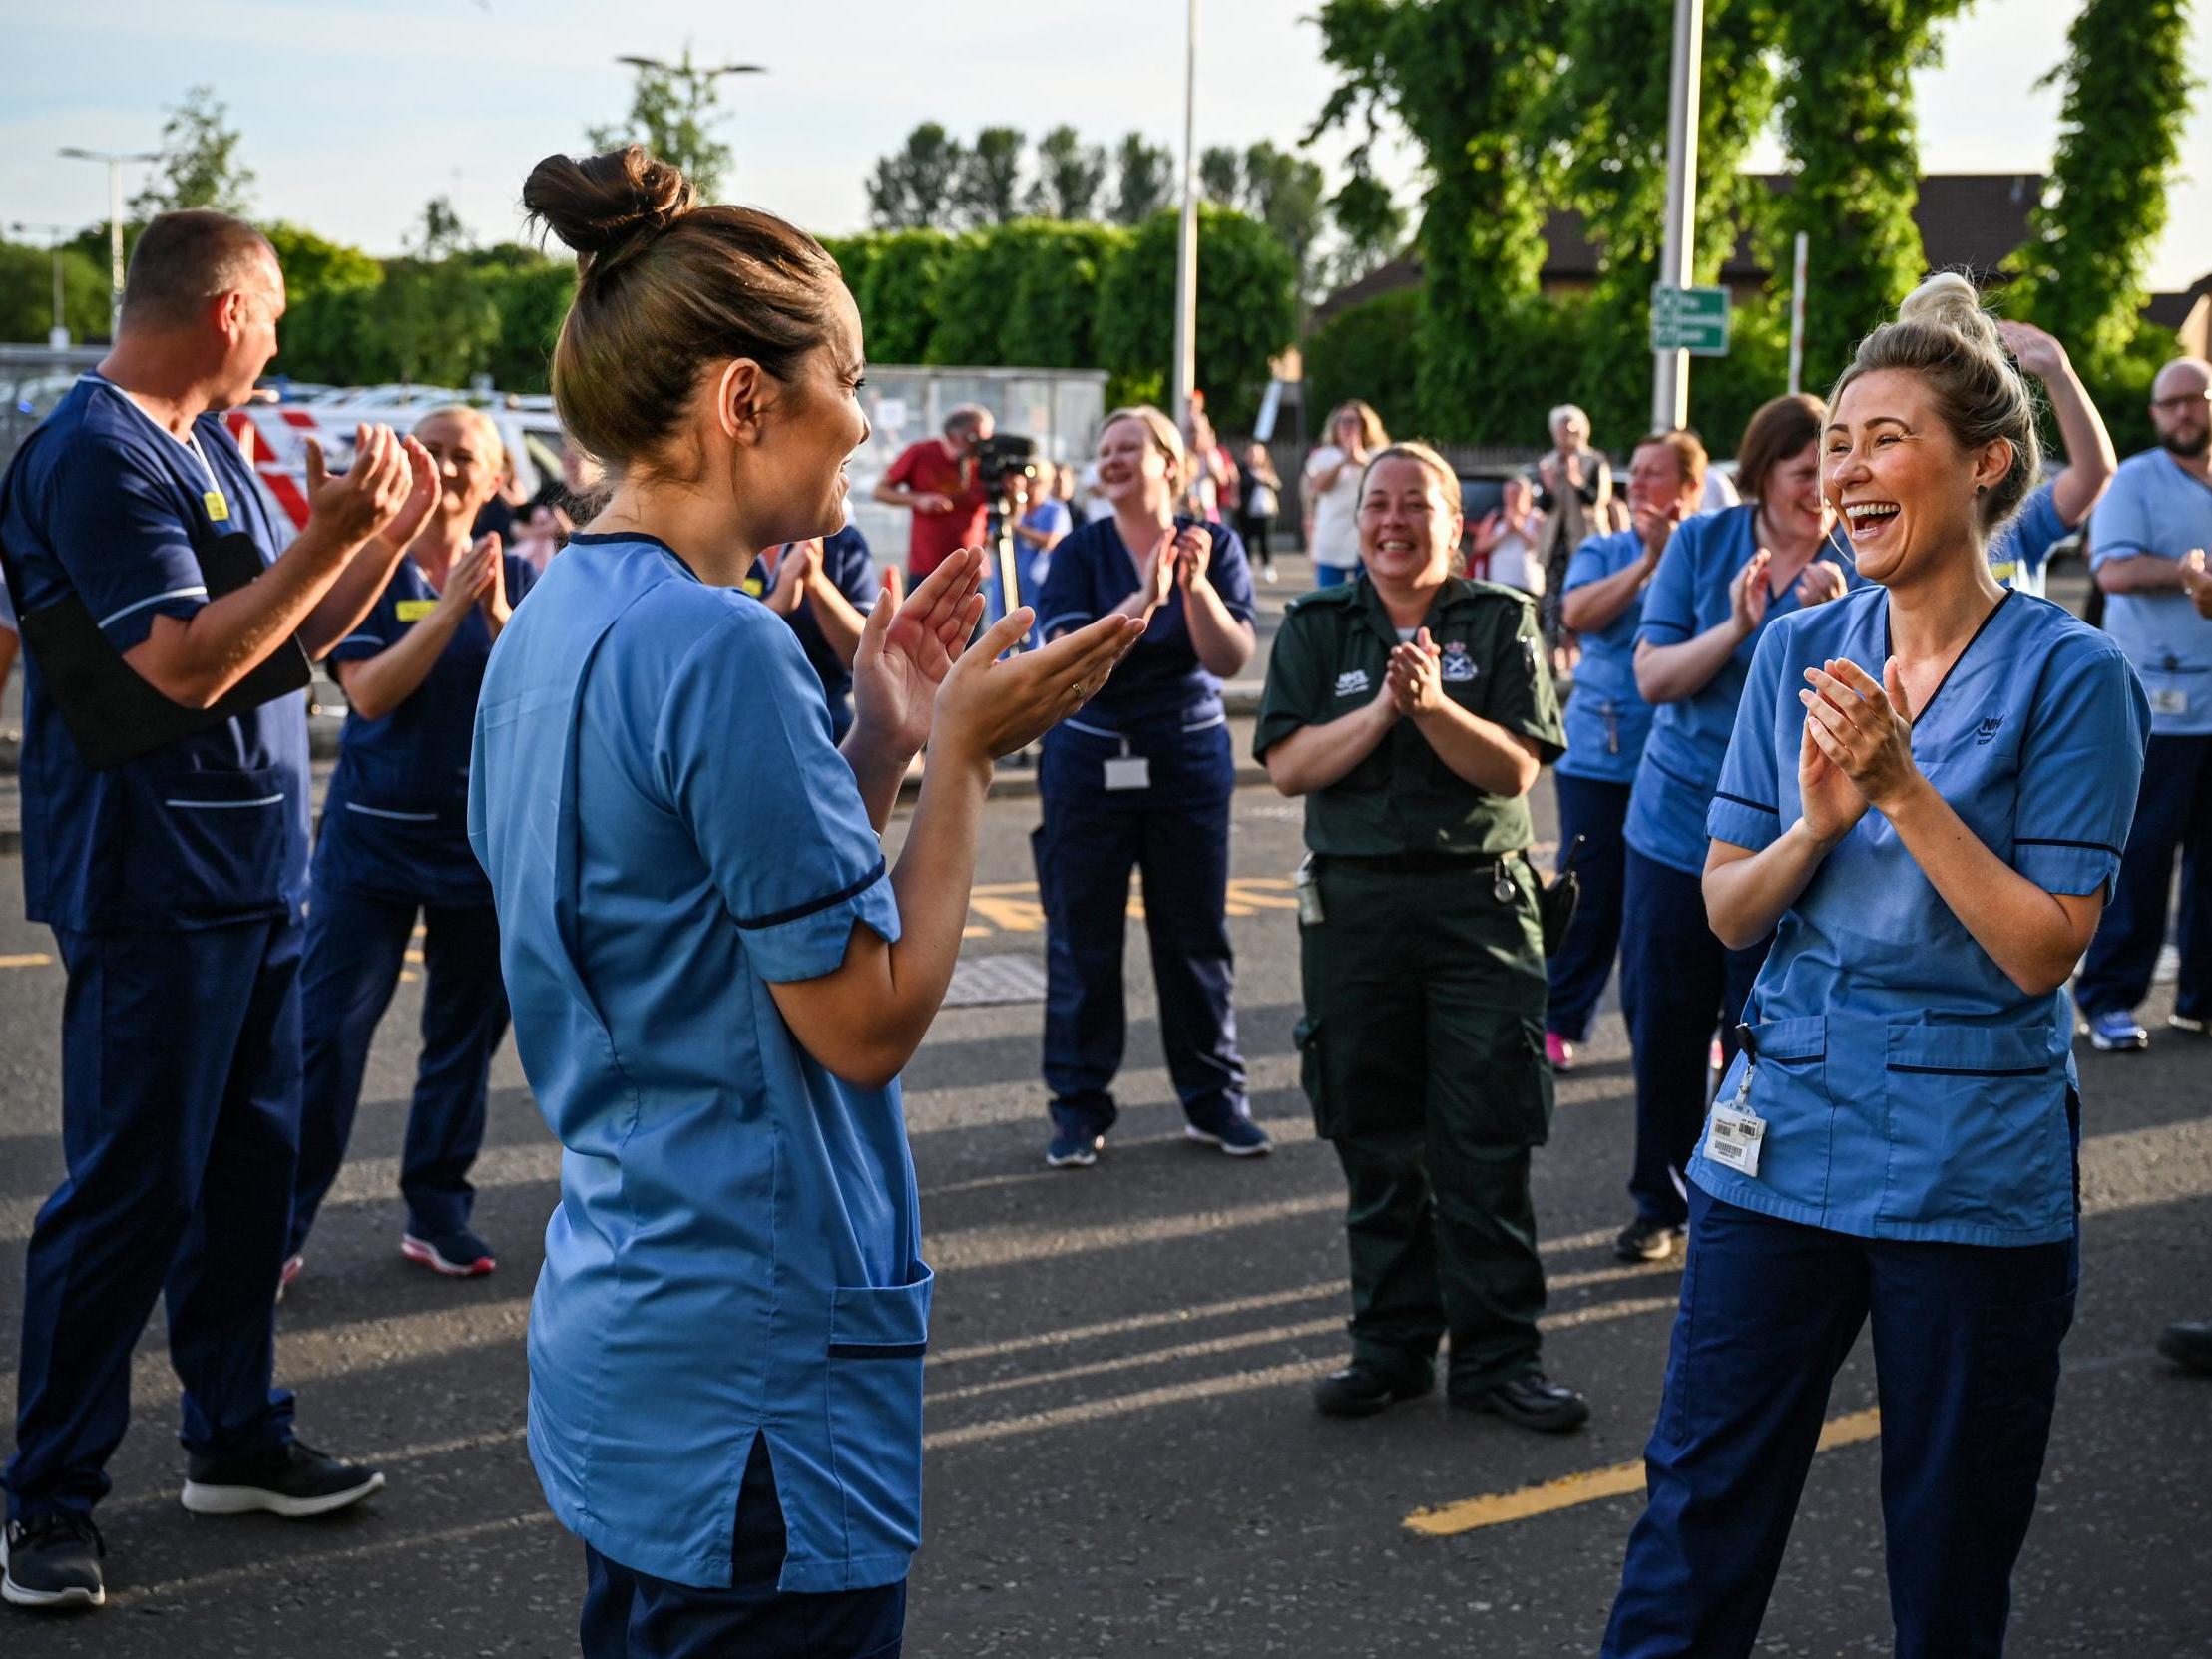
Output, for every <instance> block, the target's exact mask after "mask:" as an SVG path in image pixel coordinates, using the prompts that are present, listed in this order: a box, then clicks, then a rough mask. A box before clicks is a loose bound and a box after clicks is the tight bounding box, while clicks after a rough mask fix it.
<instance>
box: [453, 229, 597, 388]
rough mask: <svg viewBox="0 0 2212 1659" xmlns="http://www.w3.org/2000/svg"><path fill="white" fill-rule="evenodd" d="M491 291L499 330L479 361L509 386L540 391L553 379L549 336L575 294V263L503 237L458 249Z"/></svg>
mask: <svg viewBox="0 0 2212 1659" xmlns="http://www.w3.org/2000/svg"><path fill="white" fill-rule="evenodd" d="M460 257H461V259H462V260H463V262H464V264H465V265H466V266H467V267H468V269H469V271H470V274H471V278H472V280H473V281H474V282H475V283H476V284H477V285H478V286H480V287H481V288H482V289H483V290H484V292H485V293H487V294H488V295H490V297H491V301H492V307H493V310H494V311H495V312H496V313H497V315H498V318H499V331H498V333H497V334H496V335H495V336H494V337H493V338H492V340H491V341H490V342H489V344H488V345H487V346H486V348H485V353H484V356H483V358H482V362H481V366H482V368H483V370H484V372H486V373H487V374H489V375H490V376H491V377H492V384H493V385H494V386H497V387H498V388H499V389H500V390H501V391H507V392H543V391H547V390H549V389H550V388H551V386H552V383H553V342H554V341H555V340H556V339H557V338H559V337H560V333H561V324H562V322H563V320H564V319H565V318H566V317H567V316H568V314H569V302H570V301H571V300H572V299H574V298H575V297H576V266H575V264H574V263H572V262H571V261H570V260H567V259H559V258H548V257H547V256H546V255H545V253H544V252H542V251H541V250H540V249H538V248H535V247H526V246H524V245H523V244H521V243H520V242H501V243H499V244H498V245H497V246H494V247H487V248H481V249H478V250H476V251H474V252H470V253H466V254H462V255H460Z"/></svg>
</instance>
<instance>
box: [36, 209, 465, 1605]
mask: <svg viewBox="0 0 2212 1659" xmlns="http://www.w3.org/2000/svg"><path fill="white" fill-rule="evenodd" d="M283 309H284V280H283V274H282V272H281V271H280V270H279V269H278V268H277V264H276V257H275V255H274V253H273V252H271V251H270V249H269V246H268V243H267V242H265V241H264V240H262V238H261V237H260V235H259V234H258V233H257V232H255V231H254V230H253V229H252V227H251V226H249V225H247V224H245V223H243V222H242V221H240V220H238V219H234V218H231V217H230V216H228V215H227V214H223V213H216V212H207V211H190V212H179V213H165V214H163V215H162V216H161V217H159V218H157V219H155V220H154V222H153V223H152V224H150V225H149V226H148V227H147V228H146V230H145V232H144V233H143V234H142V235H141V236H140V238H139V243H138V248H137V251H136V253H135V254H134V255H133V258H132V261H131V270H130V277H129V281H128V283H127V285H126V289H125V293H124V300H123V310H122V317H121V321H120V325H119V327H118V329H117V334H116V343H115V346H114V348H113V349H112V350H111V351H110V352H109V353H108V355H107V357H106V358H105V359H104V360H103V361H102V363H101V365H100V367H99V369H98V370H97V371H96V372H95V373H92V374H88V375H86V376H85V377H84V378H83V379H82V380H81V381H79V382H78V384H77V385H76V386H75V387H74V388H73V389H72V390H71V391H70V393H69V394H68V396H66V397H65V398H64V399H63V400H62V402H61V404H60V405H59V407H57V408H56V410H55V411H54V414H53V415H52V416H51V417H50V418H49V419H48V421H47V422H46V424H45V426H44V427H43V428H42V429H41V430H39V431H38V432H36V433H34V434H33V435H32V437H31V439H30V440H29V442H28V443H27V444H26V445H25V447H24V448H23V450H22V451H21V452H20V453H19V454H18V455H17V457H16V460H15V462H14V464H13V466H12V467H11V468H10V470H9V473H8V476H7V478H6V480H5V481H4V483H0V545H4V546H5V547H6V550H7V555H8V566H9V570H10V577H11V586H12V587H13V589H14V593H15V601H16V608H17V610H18V612H19V613H20V614H21V616H22V617H23V619H24V625H25V630H26V632H27V633H28V634H30V635H31V647H32V648H30V649H29V650H27V651H26V653H25V654H26V657H27V660H28V663H29V667H28V677H27V680H26V688H25V703H24V722H23V723H24V738H23V761H22V775H23V887H24V894H25V898H26V901H27V908H28V912H29V915H30V918H31V920H32V921H35V922H44V923H46V924H48V925H49V926H50V927H52V928H53V930H54V937H55V940H56V942H57V943H58V945H59V947H60V954H61V959H62V963H63V966H64V968H65V969H66V970H67V973H68V976H69V988H68V991H67V993H66V994H65V999H64V1002H63V1008H62V1146H63V1156H64V1160H65V1163H66V1166H67V1171H68V1173H67V1175H66V1176H65V1178H64V1179H63V1181H62V1184H61V1186H60V1188H59V1189H58V1190H57V1191H56V1192H55V1194H54V1195H53V1197H52V1198H50V1199H49V1200H48V1201H47V1203H46V1205H45V1206H44V1207H43V1208H42V1209H41V1210H40V1211H39V1215H38V1220H37V1222H36V1224H35V1226H34V1227H33V1229H32V1233H31V1241H30V1248H29V1251H28V1253H27V1258H26V1261H25V1275H24V1276H25V1281H26V1283H25V1289H24V1298H23V1342H22V1376H21V1381H20V1386H19V1390H18V1393H17V1397H16V1398H17V1413H16V1452H15V1457H14V1460H13V1461H12V1462H10V1463H9V1464H8V1466H7V1470H6V1473H5V1475H4V1476H0V1480H4V1484H5V1486H6V1488H7V1531H6V1534H5V1537H4V1539H0V1551H4V1557H5V1569H4V1574H0V1592H4V1594H5V1598H6V1599H7V1600H8V1601H9V1602H11V1603H13V1604H15V1605H18V1606H25V1607H35V1608H59V1607H71V1606H97V1605H99V1604H100V1603H101V1602H102V1601H104V1600H105V1599H106V1590H105V1587H104V1584H103V1581H102V1576H101V1567H100V1559H99V1557H100V1553H101V1549H100V1536H99V1533H98V1532H97V1531H96V1530H95V1529H94V1527H93V1524H92V1510H93V1506H94V1505H95V1504H96V1503H97V1502H98V1501H99V1500H100V1499H101V1498H102V1497H103V1496H104V1495H106V1493H107V1490H108V1485H109V1482H108V1476H107V1473H106V1464H107V1461H108V1458H109V1457H110V1455H112V1454H113V1452H115V1449H116V1447H117V1445H118V1444H119V1443H120V1442H121V1441H122V1439H123V1433H124V1427H125V1423H126V1421H127V1419H128V1416H129V1410H130V1400H131V1349H132V1347H133V1345H134V1344H135V1343H136V1342H137V1341H138V1338H139V1334H140V1333H141V1332H142V1331H143V1330H144V1329H145V1327H146V1321H147V1318H148V1316H149V1315H150V1314H151V1313H152V1311H153V1307H154V1299H155V1298H156V1297H157V1296H159V1295H164V1294H166V1296H167V1298H168V1305H169V1348H170V1358H171V1361H172V1363H173V1364H174V1365H175V1367H176V1370H177V1374H178V1376H179V1377H180V1378H181V1379H182V1380H183V1382H184V1390H185V1392H184V1421H183V1432H182V1434H181V1436H180V1439H181V1440H182V1442H183V1444H184V1447H185V1451H186V1453H187V1456H188V1476H189V1477H188V1479H187V1481H186V1483H185V1488H184V1502H185V1506H186V1507H187V1508H188V1509H191V1510H194V1511H195V1512H198V1513H202V1514H239V1513H245V1512H248V1511H253V1510H264V1511H268V1512H272V1513H275V1514H279V1515H287V1516H296V1515H309V1514H321V1513H324V1512H326V1511H328V1510H331V1509H336V1508H341V1507H343V1506H344V1505H346V1504H349V1503H352V1502H355V1501H356V1500H358V1499H360V1498H362V1497H365V1496H366V1495H368V1493H370V1492H371V1491H374V1490H375V1489H376V1488H377V1487H379V1486H381V1485H382V1484H383V1476H382V1475H381V1474H379V1473H377V1472H376V1471H375V1470H374V1469H371V1468H364V1467H361V1466H358V1465H353V1464H347V1463H345V1462H342V1461H340V1460H339V1459H337V1458H334V1457H329V1456H326V1455H324V1454H323V1453H321V1452H312V1451H309V1450H308V1449H307V1448H305V1447H303V1446H301V1445H300V1444H299V1442H298V1441H296V1440H295V1439H294V1438H293V1436H292V1428H291V1417H292V1403H291V1396H290V1395H289V1394H287V1393H285V1392H284V1391H282V1390H280V1389H277V1388H275V1387H274V1386H273V1383H272V1374H273V1368H274V1359H275V1353H274V1346H275V1345H274V1330H273V1314H272V1309H273V1304H274V1301H275V1296H276V1276H277V1269H278V1266H279V1264H280V1262H281V1260H282V1257H283V1244H284V1228H285V1224H286V1221H287V1219H288V1217H289V1214H290V1209H291V1178H292V1161H293V1157H294V1155H295V1153H296V1150H297V1146H298V1136H299V1076H300V1073H299V1056H300V1022H299V960H300V924H299V905H300V899H301V896H302V893H303V891H304V888H305V883H306V875H307V724H306V712H305V706H304V699H303V698H302V697H301V696H300V695H299V694H298V693H297V692H296V691H295V692H291V693H289V694H286V695H283V696H280V697H277V698H275V699H273V700H269V701H264V702H261V703H259V704H258V705H256V706H251V707H245V708H243V709H241V710H240V711H238V712H235V713H233V714H231V715H230V717H228V718H225V719H221V720H219V721H215V722H214V723H208V724H204V725H202V726H201V727H200V728H199V729H197V730H192V731H189V732H187V733H186V734H185V735H182V736H178V737H176V738H175V739H174V740H172V741H169V742H167V743H165V744H163V745H162V746H160V747H158V748H155V749H153V750H152V751H151V752H148V753H145V754H143V755H141V756H140V757H138V758H136V759H131V760H126V761H125V762H123V763H122V764H120V765H115V766H111V767H109V768H107V769H105V770H94V769H93V768H92V767H90V766H89V765H88V764H87V763H86V761H85V759H84V758H83V755H82V753H81V752H80V750H79V748H78V746H77V742H76V739H75V737H73V736H72V734H71V730H70V728H69V727H68V726H66V725H65V724H64V721H63V713H62V710H61V709H60V708H59V707H58V706H57V703H56V701H55V698H54V696H53V694H52V684H53V681H52V680H51V679H50V677H49V674H48V673H47V672H45V671H42V670H43V669H45V668H46V666H47V665H45V664H42V663H41V662H40V660H39V655H38V650H39V646H38V643H37V640H38V634H37V632H36V630H35V629H34V628H33V626H32V624H33V622H34V621H35V620H37V619H39V618H40V617H41V616H42V615H44V614H48V613H51V614H53V615H56V616H59V615H62V614H63V613H65V612H67V613H70V614H72V615H82V616H84V617H87V618H89V619H91V621H92V622H95V623H96V624H97V628H98V634H99V645H100V647H101V648H105V649H106V650H108V651H112V652H114V653H117V654H119V655H120V656H121V657H122V659H123V661H124V662H125V663H127V664H128V665H129V666H130V668H131V669H132V670H133V671H135V672H136V673H137V674H138V676H139V677H140V678H142V679H144V680H146V681H147V682H148V683H149V684H151V685H152V686H153V687H154V688H155V689H156V690H157V691H159V692H161V693H162V694H163V695H164V696H165V697H167V698H169V699H170V700H171V701H173V702H175V703H177V704H180V705H182V707H183V708H185V709H211V708H213V707H214V705H215V704H217V703H218V702H219V701H221V699H222V698H223V697H224V696H225V695H227V694H228V693H230V692H231V691H232V690H233V689H234V688H236V687H237V686H238V684H239V682H240V681H241V680H243V679H244V678H245V677H246V676H247V675H248V674H249V673H251V672H252V671H253V670H254V669H255V668H256V667H257V666H259V665H260V664H261V663H263V662H264V661H267V660H269V659H270V658H271V657H273V656H274V655H276V654H277V653H279V652H282V651H287V650H290V649H292V648H293V644H292V641H293V640H294V639H295V638H296V640H297V641H298V645H299V647H300V648H303V649H304V650H305V651H306V652H307V654H308V655H310V656H314V655H319V654H320V653H321V652H323V651H325V650H327V649H328V648H329V647H330V645H331V644H333V643H334V642H335V641H336V640H337V639H339V638H340V637H341V636H343V635H344V634H345V633H346V632H348V631H349V630H350V629H351V628H352V626H353V624H354V623H355V622H358V621H359V620H360V618H361V617H362V616H363V615H364V614H365V613H366V611H367V610H368V607H369V605H370V604H371V603H372V602H373V601H374V600H375V598H376V595H377V594H378V593H379V592H380V591H381V590H382V588H383V587H384V584H385V582H386V580H387V579H388V578H389V577H390V575H391V571H392V566H393V565H394V563H395V562H396V561H397V559H398V557H399V553H400V550H401V549H402V548H404V546H405V545H406V542H407V539H408V538H409V537H410V536H411V535H412V534H413V531H414V527H415V525H417V524H418V523H420V521H421V518H422V515H423V513H424V512H425V511H426V510H427V509H428V507H429V506H430V503H431V501H432V500H433V499H434V496H435V493H436V479H435V476H434V474H433V472H432V470H431V468H430V464H429V457H428V456H427V455H426V454H424V453H423V452H422V450H421V448H420V446H419V445H415V444H414V443H413V442H412V440H405V441H402V440H397V439H394V438H393V436H392V434H391V432H390V431H389V430H388V429H386V428H375V429H369V428H362V429H361V431H360V433H359V435H358V438H359V447H358V450H357V453H356V455H355V458H354V463H353V466H352V468H351V470H350V471H349V472H347V473H345V474H343V475H340V476H337V477H326V476H325V475H324V473H323V469H322V464H321V456H320V452H319V451H313V452H311V453H310V460H309V468H308V472H309V500H310V505H311V513H310V516H309V518H308V522H307V526H306V528H305V529H304V530H303V531H301V532H300V534H299V535H298V536H297V537H296V538H295V539H294V540H293V541H292V543H291V545H290V546H289V547H288V548H286V549H284V550H283V551H282V552H281V555H280V556H279V543H278V538H277V532H276V528H275V525H274V524H273V523H272V521H271V520H270V517H269V515H268V512H267V510H266V509H265V507H264V506H263V504H262V502H261V499H260V497H259V494H258V492H257V487H256V485H255V482H254V478H253V474H252V472H251V471H250V470H249V469H248V467H247V466H246V463H245V460H244V457H243V456H242V455H241V454H240V453H239V451H238V447H237V445H236V444H235V443H234V442H233V441H232V439H231V438H230V436H229V434H228V432H227V431H225V430H224V428H223V425H222V422H221V418H220V415H219V414H218V413H216V412H217V411H221V410H223V409H227V408H231V407H234V406H235V405H237V404H239V403H242V402H244V401H245V399H246V397H247V395H248V394H249V393H250V392H251V390H252V387H253V382H254V380H255V379H256V378H257V377H258V376H259V374H260V372H261V370H262V368H263V367H264V366H265V365H266V364H267V362H268V360H269V359H270V358H271V357H272V356H274V355H275V352H276V322H277V318H278V317H279V316H281V315H282V314H283ZM241 535H242V536H244V537H248V538H250V539H251V545H252V548H253V550H254V552H255V553H256V554H257V555H258V559H259V562H260V564H261V565H262V567H263V569H262V571H261V574H260V575H259V576H258V577H256V578H254V579H252V580H251V581H248V582H246V583H244V584H243V585H242V586H238V587H234V588H232V589H230V591H228V592H224V593H219V594H216V595H213V596H211V594H210V592H209V577H208V574H207V569H206V564H207V559H208V557H209V555H210V550H211V548H217V547H221V546H222V545H223V544H225V543H227V542H228V539H230V538H234V537H237V536H241ZM234 546H235V544H230V547H233V548H234ZM224 551H228V549H225V550H224ZM219 557H220V556H219ZM76 607H81V608H82V611H81V613H79V612H76V611H75V610H74V608H76ZM57 654H58V653H57ZM72 706H73V708H75V709H76V711H77V714H78V717H79V720H80V722H83V721H84V719H85V718H86V706H87V705H86V704H84V703H73V705H72ZM98 713H99V710H97V709H95V710H94V714H95V716H97V714H98ZM79 729H80V730H84V729H86V728H85V726H84V725H83V724H82V723H80V726H79Z"/></svg>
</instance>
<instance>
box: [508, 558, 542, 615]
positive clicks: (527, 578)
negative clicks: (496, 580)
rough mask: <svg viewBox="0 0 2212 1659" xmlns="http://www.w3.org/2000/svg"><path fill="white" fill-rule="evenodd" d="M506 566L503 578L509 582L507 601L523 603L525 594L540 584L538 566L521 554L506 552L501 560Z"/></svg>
mask: <svg viewBox="0 0 2212 1659" xmlns="http://www.w3.org/2000/svg"><path fill="white" fill-rule="evenodd" d="M501 562H502V563H503V564H504V565H505V566H506V572H505V575H504V578H503V580H504V581H505V582H506V584H507V603H508V604H509V605H510V606H516V605H520V604H522V600H523V596H524V595H525V594H527V593H529V592H530V590H531V589H533V588H535V587H537V585H538V567H537V566H535V565H533V564H531V562H530V561H529V560H527V559H525V558H523V557H522V556H521V555H520V554H513V553H510V554H506V555H504V556H502V561H501Z"/></svg>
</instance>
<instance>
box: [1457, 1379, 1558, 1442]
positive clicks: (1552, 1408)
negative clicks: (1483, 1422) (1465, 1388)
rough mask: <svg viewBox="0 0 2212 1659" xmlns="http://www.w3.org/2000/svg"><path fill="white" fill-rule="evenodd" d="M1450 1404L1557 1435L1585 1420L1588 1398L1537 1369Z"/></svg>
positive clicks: (1543, 1433)
mask: <svg viewBox="0 0 2212 1659" xmlns="http://www.w3.org/2000/svg"><path fill="white" fill-rule="evenodd" d="M1452 1404H1453V1405H1455V1406H1464V1407H1465V1408H1466V1409H1467V1410H1469V1411H1471V1412H1496V1413H1497V1414H1498V1415H1499V1416H1500V1417H1502V1418H1504V1419H1505V1420H1506V1421H1507V1422H1508V1423H1511V1424H1515V1425H1517V1426H1518V1427H1520V1428H1523V1429H1534V1430H1536V1431H1537V1433H1539V1434H1541V1435H1561V1434H1564V1433H1565V1432H1566V1431H1567V1430H1569V1429H1579V1428H1581V1426H1582V1425H1583V1424H1585V1423H1587V1422H1588V1421H1589V1402H1588V1401H1586V1400H1584V1399H1583V1398H1582V1397H1581V1396H1580V1395H1578V1394H1576V1393H1575V1392H1574V1391H1573V1390H1572V1389H1570V1388H1568V1387H1567V1386H1566V1385H1565V1384H1563V1383H1554V1382H1552V1381H1551V1380H1550V1379H1549V1378H1548V1377H1547V1376H1545V1375H1544V1373H1543V1372H1541V1371H1532V1372H1529V1373H1528V1374H1527V1375H1525V1376H1521V1377H1516V1378H1514V1379H1513V1380H1512V1381H1510V1382H1505V1383H1500V1384H1499V1385H1498V1386H1497V1387H1496V1388H1494V1389H1490V1390H1487V1391H1485V1392H1484V1393H1482V1394H1477V1395H1471V1396H1469V1397H1468V1398H1467V1399H1465V1400H1459V1399H1455V1400H1454V1401H1453V1402H1452Z"/></svg>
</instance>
